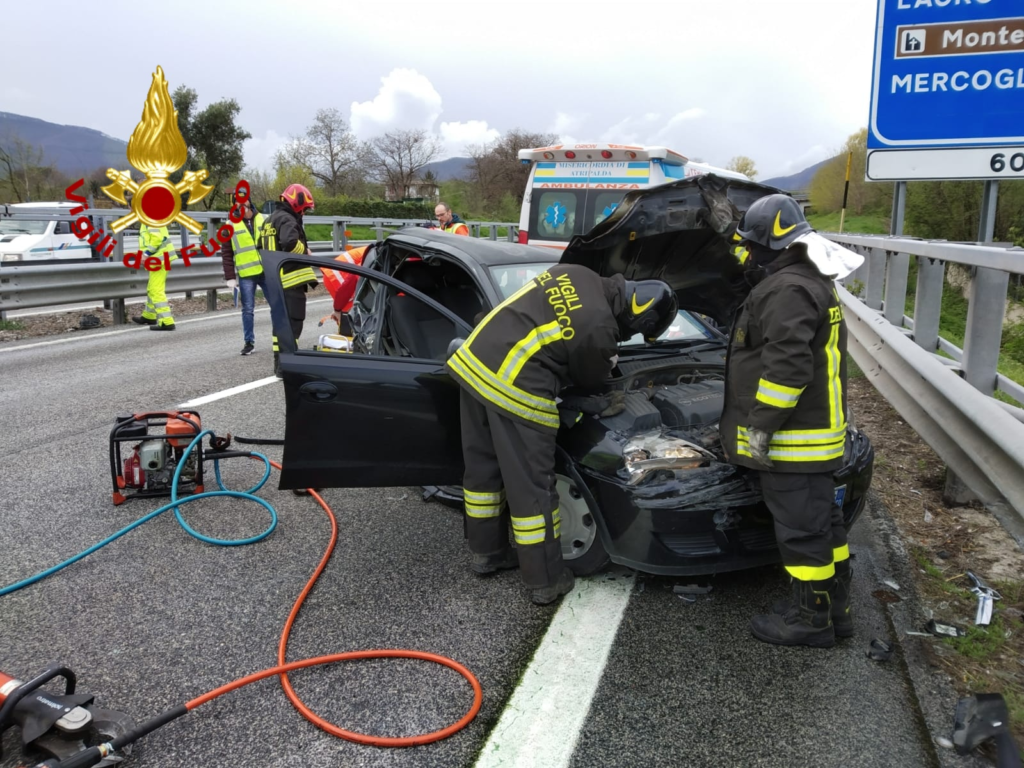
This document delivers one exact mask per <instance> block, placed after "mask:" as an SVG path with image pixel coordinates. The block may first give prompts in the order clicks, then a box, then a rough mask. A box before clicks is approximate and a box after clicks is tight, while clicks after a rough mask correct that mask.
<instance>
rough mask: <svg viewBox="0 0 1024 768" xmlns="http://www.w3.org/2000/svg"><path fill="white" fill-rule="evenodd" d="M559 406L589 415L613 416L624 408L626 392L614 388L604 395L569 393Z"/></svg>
mask: <svg viewBox="0 0 1024 768" xmlns="http://www.w3.org/2000/svg"><path fill="white" fill-rule="evenodd" d="M561 406H562V407H563V408H566V409H568V410H573V411H580V412H582V413H586V414H589V415H591V416H602V417H607V416H615V415H617V414H619V413H622V412H623V411H624V410H626V393H625V392H622V391H619V390H616V391H614V392H609V393H608V394H605V395H589V396H585V397H584V396H579V395H570V396H568V397H566V398H564V399H563V400H562V402H561Z"/></svg>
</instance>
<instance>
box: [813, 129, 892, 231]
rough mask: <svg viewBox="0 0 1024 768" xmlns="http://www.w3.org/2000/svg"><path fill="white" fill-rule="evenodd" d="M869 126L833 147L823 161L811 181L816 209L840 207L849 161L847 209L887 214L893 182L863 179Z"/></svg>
mask: <svg viewBox="0 0 1024 768" xmlns="http://www.w3.org/2000/svg"><path fill="white" fill-rule="evenodd" d="M867 146H868V129H867V128H861V129H860V130H859V131H857V132H856V133H854V134H851V135H850V136H849V137H848V138H847V140H846V143H845V144H844V145H843V146H842V147H841V148H840V149H838V150H837V151H836V153H835V156H834V157H833V158H832V159H831V160H830V161H829V162H828V163H826V164H825V165H823V166H822V167H821V168H820V169H819V170H818V172H817V173H816V174H815V175H814V179H813V180H812V181H811V188H810V191H809V192H810V198H811V205H812V206H814V209H815V210H816V211H818V212H819V213H829V212H831V211H838V210H840V209H841V208H842V207H843V190H844V188H845V186H846V163H847V158H850V156H851V153H852V160H851V162H850V194H849V199H848V200H847V213H854V214H857V215H861V214H863V213H880V214H887V213H888V212H889V211H890V210H891V208H892V189H893V187H892V184H891V183H884V184H883V183H879V182H869V181H865V180H864V166H865V160H866V158H867Z"/></svg>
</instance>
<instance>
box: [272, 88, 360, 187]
mask: <svg viewBox="0 0 1024 768" xmlns="http://www.w3.org/2000/svg"><path fill="white" fill-rule="evenodd" d="M278 156H279V159H280V162H279V164H280V165H286V166H293V167H294V166H299V167H302V168H305V169H306V170H307V171H308V173H309V175H311V176H312V177H313V178H315V179H316V180H317V182H319V185H320V186H321V187H322V188H323V189H324V191H325V192H326V193H327V194H328V195H331V196H332V197H333V196H335V195H339V194H342V193H344V192H348V191H350V190H351V189H352V188H353V187H355V186H358V182H360V181H361V178H360V177H361V176H362V164H361V159H362V154H361V151H360V146H359V142H358V141H357V140H356V137H355V136H353V135H352V132H351V131H350V130H349V127H348V124H347V123H346V122H345V119H344V118H343V117H342V116H341V112H339V111H338V110H337V109H333V108H331V109H321V110H318V111H317V113H316V117H315V118H314V120H313V124H312V125H310V126H309V128H307V129H306V134H305V135H304V136H301V137H297V138H293V139H292V140H291V141H290V142H289V143H288V144H287V145H285V147H284V148H283V149H281V150H279V152H278Z"/></svg>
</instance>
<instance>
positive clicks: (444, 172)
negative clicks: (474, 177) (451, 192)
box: [420, 157, 473, 181]
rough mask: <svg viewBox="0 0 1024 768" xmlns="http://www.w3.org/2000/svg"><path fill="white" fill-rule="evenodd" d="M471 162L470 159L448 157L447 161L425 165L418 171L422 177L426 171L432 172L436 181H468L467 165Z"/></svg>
mask: <svg viewBox="0 0 1024 768" xmlns="http://www.w3.org/2000/svg"><path fill="white" fill-rule="evenodd" d="M472 162H473V158H471V157H449V158H448V159H447V160H438V161H437V162H435V163H427V164H426V165H425V166H423V170H421V171H420V175H421V176H422V175H423V174H424V173H426V172H427V171H433V172H434V175H435V176H436V177H437V180H438V181H451V180H452V179H468V178H469V164H470V163H472Z"/></svg>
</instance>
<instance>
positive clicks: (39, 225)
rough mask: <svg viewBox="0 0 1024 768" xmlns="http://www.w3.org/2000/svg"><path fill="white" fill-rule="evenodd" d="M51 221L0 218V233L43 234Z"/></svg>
mask: <svg viewBox="0 0 1024 768" xmlns="http://www.w3.org/2000/svg"><path fill="white" fill-rule="evenodd" d="M49 223H50V222H49V221H26V220H24V219H0V235H42V234H45V233H46V225H47V224H49Z"/></svg>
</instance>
